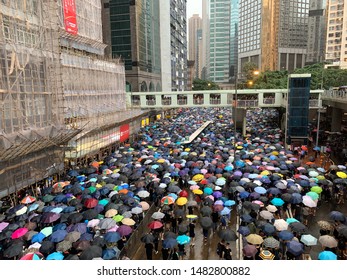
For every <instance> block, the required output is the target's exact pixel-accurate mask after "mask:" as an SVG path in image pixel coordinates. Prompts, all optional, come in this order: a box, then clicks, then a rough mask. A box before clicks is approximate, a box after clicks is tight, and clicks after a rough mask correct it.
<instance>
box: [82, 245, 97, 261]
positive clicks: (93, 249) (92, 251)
mask: <svg viewBox="0 0 347 280" xmlns="http://www.w3.org/2000/svg"><path fill="white" fill-rule="evenodd" d="M101 257H102V248H101V247H99V246H97V245H92V246H90V247H88V248H87V249H85V250H84V251H83V252H82V253H81V255H80V260H92V259H94V258H101Z"/></svg>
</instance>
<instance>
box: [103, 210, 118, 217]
mask: <svg viewBox="0 0 347 280" xmlns="http://www.w3.org/2000/svg"><path fill="white" fill-rule="evenodd" d="M117 214H118V211H117V210H116V209H109V210H107V211H106V213H105V217H106V218H112V217H113V216H116V215H117Z"/></svg>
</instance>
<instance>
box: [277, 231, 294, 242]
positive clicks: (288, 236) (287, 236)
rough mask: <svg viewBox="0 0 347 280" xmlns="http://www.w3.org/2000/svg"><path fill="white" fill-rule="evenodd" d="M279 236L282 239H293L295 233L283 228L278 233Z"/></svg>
mask: <svg viewBox="0 0 347 280" xmlns="http://www.w3.org/2000/svg"><path fill="white" fill-rule="evenodd" d="M278 237H279V238H280V239H282V240H292V239H293V237H294V234H293V233H292V232H290V231H288V230H282V231H281V232H279V233H278Z"/></svg>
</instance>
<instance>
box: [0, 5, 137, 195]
mask: <svg viewBox="0 0 347 280" xmlns="http://www.w3.org/2000/svg"><path fill="white" fill-rule="evenodd" d="M66 3H69V5H71V3H72V4H74V5H75V11H74V12H75V16H76V20H77V28H78V32H77V33H76V34H71V32H69V31H68V30H67V28H66V22H65V21H64V16H66V14H65V12H66V11H65V9H66ZM105 47H106V45H105V44H103V40H102V21H101V1H99V0H83V1H82V0H74V1H65V0H58V1H56V0H15V1H14V0H2V1H1V2H0V95H1V98H0V107H1V114H2V115H1V120H0V180H1V182H2V184H1V185H0V198H1V197H3V196H5V195H9V194H11V193H14V192H16V191H17V190H19V189H21V188H24V187H26V186H28V185H30V184H33V183H35V182H38V181H40V180H42V179H44V178H46V177H47V176H51V175H52V174H54V173H59V172H62V171H63V169H64V159H65V153H66V151H67V150H70V149H71V147H74V146H76V143H77V145H80V149H83V144H84V143H83V141H85V140H83V139H87V138H89V139H90V137H92V136H93V135H94V137H98V135H99V134H100V133H101V131H102V130H103V129H104V130H107V129H110V128H112V127H114V126H116V124H117V123H119V122H121V121H124V120H126V119H128V118H133V117H134V116H136V115H140V114H141V113H142V111H141V110H138V111H129V110H127V108H126V102H125V74H124V66H123V64H122V63H121V62H120V61H119V60H118V59H113V60H106V59H105V58H104V56H103V55H104V48H105ZM85 135H88V137H84V136H85ZM98 148H100V147H99V146H97V147H95V149H98ZM88 149H89V152H90V151H92V150H93V147H89V148H88ZM95 149H94V150H95Z"/></svg>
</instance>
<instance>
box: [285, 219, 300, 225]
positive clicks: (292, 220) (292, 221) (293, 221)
mask: <svg viewBox="0 0 347 280" xmlns="http://www.w3.org/2000/svg"><path fill="white" fill-rule="evenodd" d="M286 222H287V223H288V224H291V223H297V222H299V221H298V220H297V219H295V218H288V219H287V220H286Z"/></svg>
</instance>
